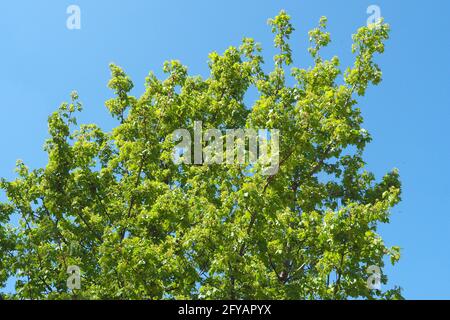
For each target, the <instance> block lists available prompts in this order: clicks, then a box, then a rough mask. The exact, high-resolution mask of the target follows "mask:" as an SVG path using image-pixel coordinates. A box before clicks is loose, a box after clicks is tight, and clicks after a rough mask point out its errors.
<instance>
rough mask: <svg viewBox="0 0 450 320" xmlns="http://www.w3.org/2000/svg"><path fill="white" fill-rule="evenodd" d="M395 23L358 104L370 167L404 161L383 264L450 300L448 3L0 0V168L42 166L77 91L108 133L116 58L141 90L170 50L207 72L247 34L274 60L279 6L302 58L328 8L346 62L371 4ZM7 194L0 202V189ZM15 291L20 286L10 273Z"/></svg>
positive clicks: (86, 119)
mask: <svg viewBox="0 0 450 320" xmlns="http://www.w3.org/2000/svg"><path fill="white" fill-rule="evenodd" d="M71 4H76V5H78V6H79V7H80V8H81V29H80V30H68V29H67V28H66V20H67V18H68V16H69V15H68V14H67V13H66V9H67V7H68V6H69V5H71ZM372 4H374V5H378V6H379V7H380V8H381V13H382V16H383V17H384V18H385V20H386V21H387V22H388V23H389V24H390V25H391V27H392V32H391V39H390V40H389V41H388V43H387V47H386V52H385V54H384V55H383V56H379V57H377V59H376V60H377V62H378V63H379V65H380V67H381V68H382V70H383V78H384V81H383V82H382V83H381V84H380V85H379V86H377V87H372V88H371V89H370V90H368V92H367V95H366V97H364V98H363V99H362V100H361V101H360V104H359V106H360V107H361V109H362V111H363V115H364V117H365V124H364V126H365V128H366V129H367V130H368V131H369V132H370V133H371V134H372V137H373V142H372V143H371V144H370V145H369V146H368V147H367V149H366V152H365V160H366V162H367V163H368V165H367V168H368V169H369V170H370V171H373V172H374V173H375V174H376V176H377V178H378V179H380V178H381V177H382V176H383V175H384V174H385V173H386V172H388V171H390V170H391V169H392V168H395V167H396V168H398V169H399V170H400V175H401V180H402V183H403V196H402V198H403V201H402V202H401V204H400V205H398V206H397V207H396V208H395V209H394V210H393V216H392V220H391V223H390V224H388V225H384V226H383V227H382V228H381V234H382V236H383V238H384V240H385V242H386V243H387V244H388V245H399V246H400V247H401V248H402V259H401V260H400V262H399V264H397V265H396V266H395V267H390V266H387V267H386V268H385V269H384V271H385V272H386V273H387V274H388V276H389V284H388V286H387V287H393V286H394V285H399V286H401V287H402V288H403V289H404V291H403V293H404V296H405V297H406V298H408V299H450V250H449V244H450V209H449V208H450V180H449V178H450V143H449V139H448V138H449V133H448V129H449V120H450V94H449V92H450V81H449V79H450V64H449V58H450V41H449V40H450V35H449V32H450V19H449V18H448V15H449V12H450V1H448V0H428V1H419V0H414V1H406V0H396V1H392V0H386V1H382V0H371V1H366V0H343V1H335V0H328V1H324V0H309V1H305V0H295V1H294V0H292V1H262V0H239V1H236V0H227V1H212V0H204V1H185V0H180V1H173V0H165V1H162V0H158V1H156V0H155V1H153V0H152V1H150V0H148V1H147V0H128V1H114V0H95V1H92V0H72V1H65V0H57V1H56V0H43V1H35V0H28V1H24V0H15V1H12V0H8V1H6V0H3V1H1V3H0V13H1V17H0V41H1V44H2V47H1V50H0V115H1V116H0V150H1V156H0V176H1V177H5V178H9V179H11V178H14V176H15V174H14V165H15V161H16V160H17V159H22V160H24V161H25V163H26V164H27V165H28V166H30V167H31V168H37V167H42V166H45V164H46V160H47V156H46V154H45V153H44V151H43V149H42V145H43V143H44V141H45V139H46V138H47V117H48V115H49V114H50V113H51V112H53V111H54V110H55V109H56V108H57V107H58V106H59V104H60V103H62V102H63V101H67V100H69V99H70V92H71V91H72V90H77V91H78V93H79V95H80V100H81V101H82V102H83V104H84V111H83V112H82V114H81V115H79V117H78V119H79V121H78V122H79V123H97V124H99V125H100V126H101V127H102V128H104V129H106V130H109V129H111V128H112V127H113V126H114V125H115V122H114V121H113V120H112V119H111V118H110V117H109V115H108V113H107V110H106V107H105V106H104V101H105V100H107V99H109V98H110V97H112V92H111V91H110V90H109V89H107V87H106V84H107V82H108V79H109V69H108V64H109V63H110V62H115V63H116V64H118V65H120V66H121V67H123V68H124V69H125V71H126V72H127V73H128V75H129V76H130V77H131V78H132V80H133V81H134V83H135V89H134V92H133V93H134V94H135V95H140V94H141V93H142V92H143V88H144V79H145V77H146V76H147V74H148V72H149V71H154V72H155V73H156V75H158V76H162V70H161V68H162V64H163V62H164V61H165V60H171V59H178V60H180V61H181V62H182V63H183V64H185V65H187V66H188V68H189V73H190V74H191V75H197V74H199V75H202V76H207V75H208V67H207V57H208V53H209V52H211V51H217V52H219V53H221V52H223V51H224V50H225V49H226V48H227V47H228V46H230V45H239V43H240V41H241V39H242V38H243V37H244V36H246V37H252V38H254V39H255V40H256V41H257V42H259V43H261V44H262V46H263V49H264V56H265V60H266V63H267V65H268V66H267V67H271V66H272V64H273V62H272V56H273V54H274V49H273V45H272V44H273V38H272V34H271V33H270V29H269V27H268V26H267V24H266V22H267V19H268V18H270V17H274V16H275V15H276V14H277V13H278V12H279V11H280V10H281V9H285V10H287V12H288V13H289V14H290V15H291V16H292V23H293V24H294V26H295V28H296V31H295V32H294V34H293V35H292V38H291V46H292V50H293V53H294V54H293V57H294V65H295V66H298V67H306V68H307V67H308V66H310V65H311V64H312V61H311V58H309V56H308V54H307V51H306V50H307V47H308V37H307V32H308V30H310V29H312V28H314V27H315V26H316V25H317V22H318V20H319V18H320V17H321V16H322V15H325V16H327V17H328V20H329V24H328V26H329V31H330V32H331V36H332V43H331V44H330V46H329V48H327V50H325V51H324V55H325V57H326V58H328V57H331V56H333V55H337V56H339V57H340V59H341V62H342V67H343V68H345V67H347V66H349V65H351V63H352V61H353V56H352V54H351V52H350V47H351V42H352V41H351V34H353V33H354V32H355V31H356V30H357V28H358V27H360V26H362V25H364V24H365V23H366V21H367V18H368V17H369V15H368V14H367V12H366V10H367V8H368V6H369V5H372ZM4 199H5V198H4V195H3V194H0V200H4ZM7 290H8V291H11V290H13V286H12V283H11V282H10V283H9V284H8V287H7Z"/></svg>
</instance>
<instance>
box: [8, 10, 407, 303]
mask: <svg viewBox="0 0 450 320" xmlns="http://www.w3.org/2000/svg"><path fill="white" fill-rule="evenodd" d="M269 24H270V26H271V27H272V31H273V32H274V33H275V46H276V47H277V48H278V49H279V53H278V54H277V55H276V56H275V57H274V60H275V67H274V70H273V71H272V72H271V73H269V74H266V73H265V72H263V69H262V65H263V58H262V56H261V48H260V47H259V45H258V44H256V43H255V42H254V40H253V39H248V38H246V39H244V40H243V42H242V45H241V46H239V47H230V48H228V49H227V50H226V51H225V52H224V53H223V54H222V55H220V54H218V53H216V52H213V53H211V54H210V55H209V67H210V71H211V72H210V75H209V77H208V78H207V79H202V78H201V77H198V76H196V77H194V76H189V75H188V72H187V68H186V67H185V66H183V65H182V64H180V62H178V61H171V62H167V63H165V64H164V72H165V73H166V74H167V78H166V79H164V80H159V79H158V78H156V77H155V75H154V74H150V75H149V76H148V77H147V79H146V88H145V92H144V93H143V94H142V96H140V97H134V96H132V95H131V94H130V91H131V89H132V88H133V83H132V82H131V80H130V79H129V77H128V76H127V75H126V74H125V72H124V71H123V70H122V69H121V68H119V67H118V66H115V65H111V66H110V68H111V73H112V78H111V80H110V82H109V87H110V88H111V89H112V90H114V93H115V97H114V98H113V99H111V100H109V101H107V102H106V106H107V107H108V109H109V110H110V113H111V115H112V116H113V117H115V118H116V119H118V121H119V123H118V125H117V127H115V128H114V129H113V130H112V132H104V131H103V130H101V129H100V128H99V127H98V126H96V125H94V124H90V125H80V126H79V127H78V126H77V124H76V120H75V117H74V113H75V112H78V111H79V110H81V104H80V103H79V101H78V95H77V94H76V93H73V94H72V102H71V103H68V104H63V105H62V106H61V107H60V108H59V110H58V111H57V112H55V113H54V114H52V115H51V116H50V117H49V121H48V123H49V135H50V138H49V139H48V141H47V142H46V144H45V150H46V152H47V153H48V164H47V166H46V167H45V168H41V169H36V170H32V171H30V170H29V169H28V168H27V167H26V166H25V165H24V164H23V163H21V162H19V163H18V165H17V172H18V177H17V179H16V180H14V181H6V180H2V181H1V188H3V189H4V190H5V191H6V194H7V197H8V202H7V203H3V204H1V205H0V284H4V282H5V280H6V279H7V278H8V277H9V276H11V275H14V276H15V277H16V279H17V281H16V293H15V294H13V295H11V296H10V298H17V299H70V298H72V297H76V298H88V299H116V298H120V299H164V298H176V299H182V298H186V299H196V298H206V299H212V298H220V299H228V298H233V299H345V298H349V297H359V298H361V297H362V298H367V299H377V298H382V299H384V298H385V299H397V298H401V295H400V289H398V288H396V289H393V290H388V291H387V292H382V291H378V290H369V289H368V288H367V284H366V280H367V278H368V275H367V274H366V269H367V267H368V266H371V265H376V266H379V267H383V266H384V261H385V259H384V258H385V257H386V256H390V259H391V262H392V263H395V262H396V261H397V260H398V259H399V255H400V254H399V251H400V250H399V248H398V247H393V248H387V247H386V246H385V244H384V242H383V240H382V239H381V238H380V236H379V235H377V227H378V225H379V224H380V223H388V222H389V210H390V208H391V207H392V206H394V205H395V204H397V203H398V202H399V201H400V182H399V176H398V173H397V171H395V170H394V171H393V172H391V173H388V174H387V175H386V176H385V177H384V178H383V179H382V181H381V182H379V183H377V182H376V181H375V177H374V175H373V174H371V173H369V172H367V171H365V170H364V166H365V163H364V161H363V158H362V155H363V150H364V148H365V146H366V144H367V143H369V142H370V140H371V137H370V135H369V133H368V132H367V131H366V130H364V129H363V128H362V127H361V125H362V122H363V119H362V116H361V111H360V109H359V108H357V107H356V100H355V99H356V97H357V96H358V95H359V96H362V95H364V94H365V92H366V89H367V87H368V85H370V84H375V85H376V84H378V83H379V82H380V80H381V72H380V69H379V67H378V66H377V65H376V64H375V63H374V60H373V59H374V55H375V54H376V53H382V52H383V51H384V44H383V43H384V41H385V40H386V39H387V38H388V32H389V27H388V25H386V24H380V25H379V26H377V27H376V28H375V27H362V28H361V29H359V30H358V32H357V33H356V34H355V35H354V36H353V39H354V45H353V53H354V54H355V55H356V59H355V63H354V66H353V67H351V68H349V69H348V70H347V71H346V72H345V74H344V75H342V73H341V70H340V68H339V64H340V63H339V59H338V58H337V57H333V58H332V59H331V60H326V59H324V58H322V57H321V56H320V50H321V48H323V47H325V46H327V45H328V44H329V42H330V35H329V33H327V32H325V30H326V18H321V19H320V23H319V27H318V28H316V29H314V30H312V31H311V32H310V33H309V36H310V41H311V48H310V49H309V51H310V53H311V56H312V57H313V59H314V66H313V67H311V68H309V69H300V68H295V67H294V68H292V69H291V76H292V77H293V79H294V80H295V82H296V84H295V85H294V86H292V87H290V86H288V85H287V84H286V74H285V72H286V68H287V66H289V65H291V64H292V55H291V49H290V46H289V42H288V40H289V38H290V36H291V33H292V31H293V30H294V28H293V27H292V25H291V23H290V17H289V16H288V15H287V14H286V13H285V12H281V13H280V14H279V15H278V16H277V17H275V18H274V19H272V20H269ZM340 76H341V78H340ZM340 79H341V80H340ZM342 79H343V80H342ZM251 86H254V87H256V88H257V90H258V92H259V96H258V99H257V101H256V102H255V103H254V105H253V106H246V104H245V103H244V96H245V93H246V92H247V91H248V89H249V88H250V87H251ZM194 121H202V122H203V125H204V127H207V128H243V127H248V128H268V129H271V128H274V129H280V130H281V146H280V150H281V154H280V170H279V172H278V173H277V174H275V175H273V176H269V177H267V176H264V175H262V174H261V168H259V167H258V166H239V165H217V164H214V165H210V166H195V165H185V164H180V165H175V164H174V163H173V162H172V148H173V145H174V142H173V141H172V139H171V134H172V132H173V131H174V130H176V129H178V128H187V129H189V130H192V129H193V123H194ZM12 214H17V215H19V216H20V225H18V226H13V225H12V224H10V223H9V217H10V216H11V215H12ZM70 265H77V266H79V267H80V269H81V275H82V279H81V289H80V290H75V291H74V292H72V291H71V290H69V289H68V288H67V285H66V280H67V278H68V274H67V273H66V270H67V267H68V266H70ZM382 282H383V283H386V282H387V278H386V277H385V275H383V276H382Z"/></svg>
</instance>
